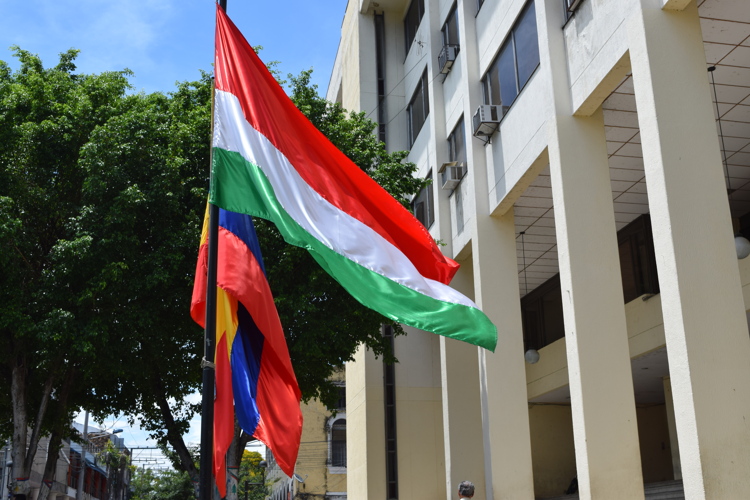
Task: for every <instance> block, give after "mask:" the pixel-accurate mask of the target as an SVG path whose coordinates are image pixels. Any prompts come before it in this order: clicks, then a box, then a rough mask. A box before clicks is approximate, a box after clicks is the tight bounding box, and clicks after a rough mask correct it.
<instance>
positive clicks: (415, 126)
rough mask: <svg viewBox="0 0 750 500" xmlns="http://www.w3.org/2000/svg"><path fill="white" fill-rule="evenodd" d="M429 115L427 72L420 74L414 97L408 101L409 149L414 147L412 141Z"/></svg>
mask: <svg viewBox="0 0 750 500" xmlns="http://www.w3.org/2000/svg"><path fill="white" fill-rule="evenodd" d="M429 114H430V104H429V91H428V89H427V70H425V72H424V73H422V78H420V80H419V83H418V84H417V88H416V89H415V90H414V96H413V97H412V98H411V101H409V106H408V107H407V108H406V115H407V119H408V121H409V124H408V125H409V127H408V128H409V147H411V146H413V145H414V141H415V140H416V138H417V135H419V131H420V130H422V125H424V122H425V121H426V120H427V115H429Z"/></svg>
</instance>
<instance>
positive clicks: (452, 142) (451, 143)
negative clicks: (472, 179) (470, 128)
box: [448, 115, 467, 162]
mask: <svg viewBox="0 0 750 500" xmlns="http://www.w3.org/2000/svg"><path fill="white" fill-rule="evenodd" d="M459 137H460V138H461V141H462V143H463V144H462V145H463V148H461V149H463V158H459V157H458V154H457V151H456V148H457V144H456V142H457V141H456V139H457V138H459ZM466 142H467V141H466V124H465V122H464V116H463V115H461V118H459V119H458V121H457V122H456V125H455V126H454V127H453V130H451V133H450V134H448V161H458V162H461V161H462V162H467V158H466V156H467V155H466Z"/></svg>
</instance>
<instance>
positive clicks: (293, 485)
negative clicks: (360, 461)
mask: <svg viewBox="0 0 750 500" xmlns="http://www.w3.org/2000/svg"><path fill="white" fill-rule="evenodd" d="M334 380H335V383H336V385H337V386H338V387H339V391H340V398H339V403H338V405H337V406H338V409H337V411H336V414H335V415H333V414H332V413H331V412H330V411H328V409H327V408H326V407H325V406H324V405H323V404H322V403H321V402H320V401H318V400H313V401H310V402H309V403H308V404H304V405H302V418H303V420H304V424H303V427H302V442H301V444H300V449H299V456H298V458H297V465H296V468H295V473H296V478H290V477H287V476H286V475H285V474H284V473H283V472H281V469H279V467H278V465H276V462H275V461H274V459H273V454H272V453H271V452H270V451H267V457H266V459H267V461H268V474H267V483H268V484H269V486H270V488H271V491H272V493H271V496H270V498H271V499H272V500H297V499H299V500H308V499H309V500H313V499H320V500H345V499H346V498H347V495H346V488H347V486H346V470H347V468H346V465H347V464H346V460H347V457H346V387H345V382H344V373H343V371H341V372H339V373H338V374H336V376H335V377H334Z"/></svg>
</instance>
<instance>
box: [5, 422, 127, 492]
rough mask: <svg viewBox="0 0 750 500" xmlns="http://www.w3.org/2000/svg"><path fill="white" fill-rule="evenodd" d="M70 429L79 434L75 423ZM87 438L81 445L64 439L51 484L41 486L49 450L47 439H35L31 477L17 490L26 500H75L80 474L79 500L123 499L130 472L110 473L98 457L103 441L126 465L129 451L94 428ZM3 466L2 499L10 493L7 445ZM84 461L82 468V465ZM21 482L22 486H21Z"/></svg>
mask: <svg viewBox="0 0 750 500" xmlns="http://www.w3.org/2000/svg"><path fill="white" fill-rule="evenodd" d="M73 425H74V427H76V429H77V430H78V431H79V432H80V431H81V430H82V426H81V425H80V424H78V423H77V422H74V423H73ZM89 436H90V439H89V440H88V442H87V443H86V444H84V445H81V444H80V443H77V442H75V441H74V440H71V439H65V440H64V441H63V443H62V448H61V449H60V451H59V453H58V456H57V460H56V469H55V478H54V481H51V482H49V483H45V482H44V481H43V477H44V468H45V466H46V463H47V455H48V450H49V437H48V436H44V437H42V438H41V439H40V440H39V444H38V447H37V452H36V454H35V455H34V462H33V465H32V468H31V475H30V476H29V477H28V478H26V479H25V480H23V481H19V482H18V483H19V484H18V486H19V490H20V491H25V492H26V495H27V498H28V500H36V499H38V498H45V495H47V496H46V498H48V499H50V500H74V499H76V498H78V496H79V495H78V490H77V488H78V485H79V484H80V479H79V478H80V475H81V472H82V471H84V476H83V483H82V485H83V492H82V494H81V495H80V497H81V498H82V499H83V500H97V499H102V500H104V499H106V500H125V498H127V495H128V491H129V485H130V469H129V468H128V467H127V466H122V467H117V468H116V470H111V469H110V467H108V466H107V465H106V464H105V463H103V461H104V460H105V459H104V457H100V456H99V454H100V452H101V451H102V450H104V449H105V447H106V445H107V442H108V441H111V443H112V446H113V447H114V449H115V450H117V452H118V453H121V454H123V455H124V456H125V457H127V458H128V459H127V460H126V461H127V462H128V463H129V456H130V450H128V449H127V448H126V447H125V441H124V439H122V438H119V437H117V436H116V435H114V434H111V433H109V432H105V431H100V430H98V429H95V428H89ZM4 456H5V459H6V464H7V467H5V468H4V469H2V475H1V476H0V477H2V478H3V485H2V493H3V497H4V498H5V497H6V496H8V497H9V496H10V492H11V477H10V474H11V469H12V462H11V461H10V456H11V455H10V446H9V445H8V446H6V451H5V453H4ZM82 457H83V459H85V464H86V466H85V468H84V467H83V466H82V465H83V461H82ZM24 483H25V484H24Z"/></svg>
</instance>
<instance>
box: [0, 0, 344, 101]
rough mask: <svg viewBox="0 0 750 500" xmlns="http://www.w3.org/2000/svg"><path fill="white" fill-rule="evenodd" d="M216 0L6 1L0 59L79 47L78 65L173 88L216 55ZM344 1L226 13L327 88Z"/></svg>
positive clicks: (253, 40) (253, 39)
mask: <svg viewBox="0 0 750 500" xmlns="http://www.w3.org/2000/svg"><path fill="white" fill-rule="evenodd" d="M214 6H215V3H214V2H213V1H212V0H160V1H155V0H105V1H101V0H96V1H94V0H75V1H72V0H26V1H23V2H19V1H18V0H0V60H3V61H6V62H8V63H9V64H11V66H12V67H14V68H15V67H17V64H16V63H15V59H14V58H13V57H12V54H11V52H10V50H9V49H8V47H10V46H11V45H19V46H20V47H21V48H23V49H25V50H28V51H30V52H33V53H36V54H39V55H40V56H41V57H42V61H43V62H44V64H45V66H54V65H55V64H57V60H58V54H59V53H60V52H63V51H65V50H67V49H69V48H76V49H80V50H81V53H80V55H79V56H78V59H77V65H78V70H79V71H81V72H84V73H98V72H101V71H107V70H121V69H123V68H129V69H131V70H132V71H134V72H135V77H134V78H133V79H132V80H131V83H133V85H134V86H135V88H136V89H137V90H145V91H146V92H153V91H157V90H158V91H165V92H166V91H169V90H172V89H174V83H175V82H176V81H184V80H195V79H197V78H198V77H199V75H200V73H199V70H200V69H203V70H210V69H211V62H212V60H213V37H214V9H215V7H214ZM345 7H346V0H324V1H322V2H309V1H307V2H303V1H300V0H285V1H278V0H275V1H274V0H261V1H257V0H256V1H247V0H228V1H227V13H228V14H229V16H230V17H231V18H232V20H233V21H234V23H235V24H237V26H238V27H239V28H240V30H242V32H243V33H244V35H245V37H246V38H247V39H248V41H249V42H250V44H251V45H262V46H263V47H264V49H263V51H262V52H261V54H260V55H261V58H262V59H263V60H264V61H266V62H268V61H280V63H281V65H280V66H279V69H280V70H281V72H282V74H283V75H286V74H287V73H293V74H298V73H299V72H300V71H302V70H304V69H309V68H311V67H312V68H314V70H315V71H314V73H313V77H314V78H313V83H316V84H318V86H319V92H320V93H321V94H323V95H324V94H325V90H326V86H327V85H328V79H329V78H330V76H331V67H332V65H333V60H334V58H335V56H336V48H337V46H338V41H339V38H340V33H341V21H342V19H343V17H344V9H345Z"/></svg>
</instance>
